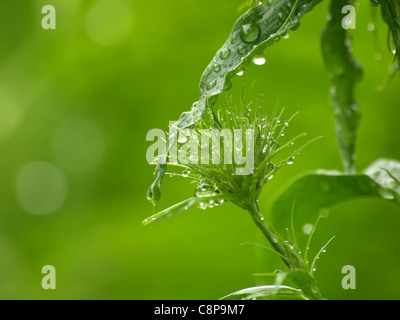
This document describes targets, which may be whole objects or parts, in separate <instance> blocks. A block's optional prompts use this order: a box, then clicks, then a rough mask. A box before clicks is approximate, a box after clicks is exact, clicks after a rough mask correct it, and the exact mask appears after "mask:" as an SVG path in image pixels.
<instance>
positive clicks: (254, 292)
mask: <svg viewBox="0 0 400 320" xmlns="http://www.w3.org/2000/svg"><path fill="white" fill-rule="evenodd" d="M220 300H306V298H305V297H304V296H303V294H302V291H301V290H299V289H295V288H291V287H287V286H275V285H272V286H260V287H252V288H247V289H243V290H240V291H237V292H234V293H231V294H229V295H227V296H225V297H223V298H221V299H220Z"/></svg>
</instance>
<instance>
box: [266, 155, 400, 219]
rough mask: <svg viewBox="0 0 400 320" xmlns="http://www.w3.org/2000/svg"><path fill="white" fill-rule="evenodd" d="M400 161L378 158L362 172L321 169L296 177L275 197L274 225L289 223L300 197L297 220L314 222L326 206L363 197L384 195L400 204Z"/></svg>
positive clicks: (273, 204)
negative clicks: (293, 207)
mask: <svg viewBox="0 0 400 320" xmlns="http://www.w3.org/2000/svg"><path fill="white" fill-rule="evenodd" d="M398 181H400V162H399V161H396V160H390V159H378V160H376V161H375V162H374V163H372V164H371V165H370V166H369V167H368V168H366V169H365V170H364V172H363V173H360V174H345V173H340V172H338V171H324V170H318V171H315V172H311V173H306V174H303V175H301V176H299V177H297V178H295V179H294V181H292V182H291V183H290V184H289V187H288V188H287V189H285V190H283V192H281V193H280V194H278V195H277V196H276V198H275V199H272V202H271V203H272V207H271V212H272V221H273V224H274V225H277V226H279V225H283V226H285V225H288V223H290V217H289V213H290V212H291V208H292V204H293V202H294V201H295V200H296V221H297V223H299V224H300V225H304V224H307V223H309V221H313V220H314V219H315V218H316V217H317V216H319V215H320V210H321V209H322V208H325V209H326V208H330V207H332V206H334V205H336V204H339V203H342V202H345V201H349V200H352V199H359V198H380V199H384V200H388V201H393V202H395V203H397V204H400V185H399V184H398Z"/></svg>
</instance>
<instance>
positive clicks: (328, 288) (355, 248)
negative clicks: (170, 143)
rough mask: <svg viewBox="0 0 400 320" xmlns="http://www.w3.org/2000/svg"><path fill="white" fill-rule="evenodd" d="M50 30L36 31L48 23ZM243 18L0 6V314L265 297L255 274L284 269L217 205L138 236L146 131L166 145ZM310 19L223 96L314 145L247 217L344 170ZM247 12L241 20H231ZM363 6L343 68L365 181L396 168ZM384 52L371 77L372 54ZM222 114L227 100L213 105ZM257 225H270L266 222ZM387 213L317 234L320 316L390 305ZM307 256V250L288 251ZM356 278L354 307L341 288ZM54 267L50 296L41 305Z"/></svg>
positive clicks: (96, 6) (123, 2) (116, 7)
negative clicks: (350, 57)
mask: <svg viewBox="0 0 400 320" xmlns="http://www.w3.org/2000/svg"><path fill="white" fill-rule="evenodd" d="M49 4H50V5H54V6H55V8H56V10H57V28H56V30H44V29H42V27H41V20H42V18H43V16H44V15H43V14H42V13H41V10H42V7H43V6H44V5H49ZM241 4H243V0H222V1H215V0H202V1H195V0H175V1H162V0H153V1H144V0H87V1H82V0H81V1H79V0H68V1H67V0H61V1H60V0H57V1H52V0H46V1H42V0H30V1H25V0H15V1H1V2H0V39H1V42H0V48H1V50H0V154H1V156H0V168H1V169H0V170H1V176H0V177H1V178H0V195H1V198H0V199H1V200H0V298H2V299H218V298H220V297H222V296H224V295H226V294H228V293H230V292H233V291H236V290H239V289H242V288H246V287H250V286H254V285H256V284H262V283H268V281H271V280H270V279H263V278H256V277H254V276H253V273H255V272H272V271H273V270H274V269H275V268H284V266H283V265H282V263H281V262H280V261H279V258H277V257H276V256H275V255H273V254H272V253H270V252H268V251H262V250H261V249H257V248H254V247H251V246H240V244H241V243H242V242H248V241H250V242H256V243H260V244H264V240H263V239H262V238H261V237H260V236H259V232H258V230H256V228H255V226H254V225H253V224H252V222H251V219H249V217H248V215H247V214H246V213H245V212H243V211H241V210H240V209H239V208H237V207H234V206H233V205H231V204H226V205H223V206H222V207H218V208H215V209H209V210H206V211H202V210H199V209H195V208H192V209H190V210H189V211H186V212H184V213H181V214H179V215H177V216H175V217H173V218H171V219H167V220H163V221H161V222H159V223H156V224H154V225H150V226H148V227H143V226H142V225H141V221H142V220H143V219H144V218H146V217H147V216H149V215H151V214H152V213H153V208H152V205H151V204H150V203H149V202H148V201H147V200H146V191H147V188H148V186H149V184H150V183H151V181H152V175H153V170H154V167H153V166H150V165H149V164H148V163H147V162H146V149H147V148H148V147H149V146H150V144H151V142H147V141H146V134H147V132H148V131H149V130H150V129H153V128H161V129H167V125H168V123H169V121H174V120H177V119H178V117H179V115H180V114H181V113H182V112H183V111H187V110H189V109H190V106H191V105H192V103H193V102H194V101H196V100H197V97H198V83H199V79H200V76H201V74H202V72H203V70H204V69H205V67H206V66H207V64H208V63H209V62H210V61H211V59H212V57H213V55H214V54H215V52H216V51H217V50H218V49H219V48H220V47H221V46H222V44H223V43H224V41H225V40H226V38H227V37H228V35H229V33H230V30H231V28H232V26H233V23H234V22H235V21H236V19H237V18H238V17H239V16H240V14H241V12H239V11H238V7H240V5H241ZM327 8H328V2H327V1H324V2H323V3H322V4H321V5H319V6H318V7H317V8H316V9H315V10H314V11H313V12H311V13H310V14H308V15H307V16H306V17H305V18H304V19H303V21H302V23H301V28H300V29H299V30H298V31H296V32H293V33H291V34H290V39H288V40H282V41H280V42H279V43H277V44H276V45H274V46H273V47H272V48H270V49H269V50H268V51H267V53H266V58H267V63H266V64H265V65H264V66H254V65H253V66H249V67H248V68H247V69H246V71H245V74H244V76H243V77H241V78H239V77H237V78H236V79H234V85H233V87H232V89H231V91H230V93H231V94H232V96H233V98H234V99H238V97H239V94H240V92H241V90H242V88H243V86H245V87H246V92H247V98H248V99H249V100H250V99H257V98H258V96H259V95H260V94H264V100H265V101H266V102H267V103H268V104H269V105H270V106H274V105H275V104H277V105H278V106H279V107H285V108H286V109H285V110H286V111H285V114H286V115H287V116H289V115H291V114H293V113H294V112H296V111H301V112H300V115H299V116H298V117H297V118H296V120H295V121H294V122H293V125H291V127H290V128H289V130H288V131H287V133H288V135H296V134H297V133H299V132H307V133H308V136H309V137H315V136H320V135H322V136H324V139H323V140H319V141H318V142H316V143H313V144H312V145H311V146H310V147H308V148H307V149H306V150H305V151H304V152H302V154H301V156H299V157H298V159H296V160H297V161H296V163H295V165H293V166H290V167H286V168H284V169H282V170H281V171H280V172H279V174H278V175H277V177H276V178H275V179H274V180H273V182H272V183H270V184H269V185H268V186H267V187H266V188H265V189H264V192H263V194H262V197H261V199H260V206H261V208H262V209H263V208H264V210H265V208H267V207H268V205H267V204H268V201H269V200H270V199H271V198H272V197H273V195H274V194H276V192H278V191H279V190H282V188H283V187H284V186H285V185H286V184H287V183H288V181H290V179H292V178H293V177H294V176H296V175H297V174H300V173H302V172H305V171H307V170H313V169H317V168H323V169H341V162H340V157H339V150H338V147H337V145H336V139H335V134H334V122H333V115H332V110H331V107H330V104H329V89H328V88H329V82H328V79H327V76H326V73H325V71H324V68H323V65H322V57H321V53H320V48H319V36H320V33H321V31H322V28H323V26H324V23H325V19H326V13H327ZM242 12H243V11H242ZM370 22H371V8H370V6H369V5H368V3H367V1H362V4H361V7H360V8H359V10H358V14H357V29H356V30H352V31H351V33H352V35H353V37H354V51H355V54H356V56H357V57H358V59H359V60H360V62H361V63H362V65H363V66H364V69H365V76H364V79H363V82H362V83H361V84H360V85H359V86H358V88H357V99H358V101H359V103H360V107H361V111H362V114H363V119H362V123H361V126H360V129H359V138H358V146H357V157H358V166H359V168H360V169H363V168H364V167H366V166H367V165H368V164H370V163H371V162H372V161H373V160H375V159H376V158H378V157H388V158H393V159H397V160H399V159H400V149H399V131H398V119H399V117H400V109H399V108H398V107H399V98H400V90H399V84H400V80H399V76H398V75H396V76H395V78H394V79H393V80H392V81H391V82H390V83H389V84H388V85H387V86H386V88H384V89H383V90H382V89H381V90H380V88H381V86H382V84H383V83H385V81H386V79H387V77H388V67H389V65H390V63H391V61H392V56H391V55H390V54H389V52H388V51H387V48H386V34H387V27H386V26H385V25H384V24H383V23H382V21H381V19H380V17H379V19H378V23H377V24H376V30H377V34H378V36H379V40H378V41H376V40H375V38H374V35H373V33H372V32H370V31H368V28H367V26H368V24H369V23H370ZM378 47H380V48H381V50H382V54H381V59H377V49H378ZM220 101H221V102H223V99H220ZM193 188H194V186H193V185H190V184H188V181H185V179H182V178H179V177H175V178H168V177H167V178H166V179H165V183H164V185H163V197H162V201H161V202H160V204H159V205H158V206H157V207H156V209H157V210H161V209H163V208H166V207H168V206H169V205H172V204H174V203H176V202H179V201H181V200H184V199H186V198H187V197H188V196H190V195H191V194H192V192H193ZM264 213H265V215H266V216H268V212H265V211H264ZM399 226H400V208H399V207H398V206H396V205H394V204H392V203H390V202H385V201H383V200H376V199H369V200H357V201H352V202H348V203H345V204H341V205H338V206H336V207H334V208H332V209H331V210H330V215H329V217H328V218H327V219H324V220H323V221H321V223H320V226H319V228H318V230H317V232H316V234H315V238H314V240H313V250H314V251H316V250H318V249H319V248H320V247H321V246H322V245H323V244H324V243H325V242H326V241H327V240H328V239H329V238H330V237H331V236H333V235H336V239H335V240H334V242H333V243H332V244H331V245H330V247H329V248H328V251H327V253H326V254H325V255H324V256H323V257H321V259H320V261H319V264H318V266H317V268H318V270H317V272H316V273H315V276H316V279H317V281H318V282H319V283H320V286H321V291H322V293H323V294H324V296H325V297H326V298H328V299H398V298H400V294H399V290H398V288H399V286H400V271H399V270H400V268H399V266H400V251H399V247H400V237H399ZM300 240H301V241H303V242H304V236H303V237H302V238H301V239H300ZM348 264H350V265H354V266H355V267H356V270H357V289H356V290H348V291H345V290H343V289H342V287H341V279H342V277H343V275H342V274H341V268H342V267H343V266H344V265H348ZM44 265H53V266H54V267H55V268H56V271H57V289H56V290H43V289H42V287H41V280H42V277H43V274H41V269H42V267H43V266H44Z"/></svg>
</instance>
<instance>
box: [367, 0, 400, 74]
mask: <svg viewBox="0 0 400 320" xmlns="http://www.w3.org/2000/svg"><path fill="white" fill-rule="evenodd" d="M370 2H371V3H372V4H373V5H379V6H381V7H382V18H383V20H384V21H385V22H386V24H387V25H388V27H389V37H388V41H389V43H388V46H389V50H390V51H391V52H392V53H393V54H395V55H396V59H397V60H398V61H399V60H400V1H398V0H370ZM399 67H400V64H399Z"/></svg>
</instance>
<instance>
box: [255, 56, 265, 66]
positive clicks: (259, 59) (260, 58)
mask: <svg viewBox="0 0 400 320" xmlns="http://www.w3.org/2000/svg"><path fill="white" fill-rule="evenodd" d="M265 62H266V59H265V57H263V56H256V57H254V58H253V63H254V64H255V65H257V66H262V65H264V64H265Z"/></svg>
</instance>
